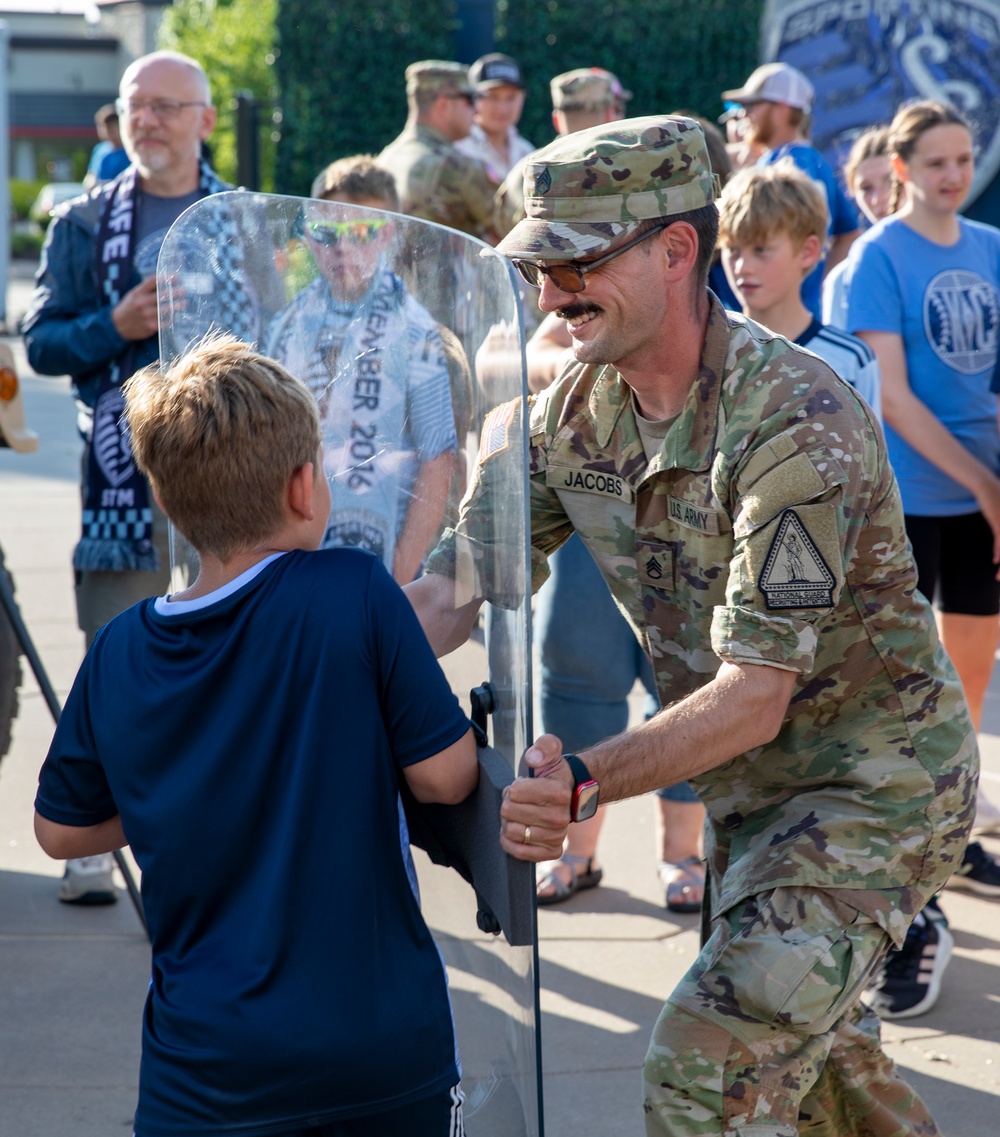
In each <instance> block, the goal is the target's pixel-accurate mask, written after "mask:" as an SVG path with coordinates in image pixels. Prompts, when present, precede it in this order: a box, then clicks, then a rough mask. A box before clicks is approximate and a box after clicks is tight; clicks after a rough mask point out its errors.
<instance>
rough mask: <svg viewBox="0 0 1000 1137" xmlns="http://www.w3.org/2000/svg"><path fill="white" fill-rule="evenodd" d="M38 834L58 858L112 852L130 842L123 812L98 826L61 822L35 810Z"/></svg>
mask: <svg viewBox="0 0 1000 1137" xmlns="http://www.w3.org/2000/svg"><path fill="white" fill-rule="evenodd" d="M35 837H36V838H37V840H38V843H39V845H41V847H42V849H43V850H44V851H45V852H46V853H48V855H49V856H50V857H53V858H54V859H55V860H57V861H68V860H70V859H72V858H74V857H93V856H96V855H97V854H98V853H111V852H114V850H115V849H121V848H123V847H124V846H125V845H127V844H128V840H127V839H126V837H125V830H124V829H123V828H122V819H121V815H120V814H117V813H116V814H115V815H114V817H109V818H108V820H107V821H102V822H100V823H99V824H98V825H60V824H59V823H58V822H57V821H49V819H48V818H47V817H43V816H42V815H41V814H40V813H39V812H38V811H37V810H36V811H35Z"/></svg>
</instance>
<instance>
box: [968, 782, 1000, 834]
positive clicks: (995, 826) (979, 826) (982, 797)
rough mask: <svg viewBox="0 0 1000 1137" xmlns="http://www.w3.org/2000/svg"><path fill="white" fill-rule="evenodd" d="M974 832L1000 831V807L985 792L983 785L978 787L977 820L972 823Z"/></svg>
mask: <svg viewBox="0 0 1000 1137" xmlns="http://www.w3.org/2000/svg"><path fill="white" fill-rule="evenodd" d="M972 832H973V833H975V834H977V835H979V834H982V833H1000V809H997V807H996V806H995V805H994V804H993V802H991V801H990V799H989V798H988V797H987V796H986V794H984V793H983V790H982V787H981V786H980V787H978V788H977V789H976V820H975V821H973V823H972Z"/></svg>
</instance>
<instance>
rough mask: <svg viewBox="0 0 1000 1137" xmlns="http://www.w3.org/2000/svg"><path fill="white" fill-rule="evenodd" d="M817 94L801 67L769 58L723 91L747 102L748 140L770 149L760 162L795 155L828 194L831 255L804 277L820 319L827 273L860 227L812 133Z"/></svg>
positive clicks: (808, 302) (806, 296)
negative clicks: (741, 81) (740, 83)
mask: <svg viewBox="0 0 1000 1137" xmlns="http://www.w3.org/2000/svg"><path fill="white" fill-rule="evenodd" d="M815 94H816V92H815V90H814V89H813V85H812V83H810V82H809V80H808V79H807V78H806V77H805V75H803V74H802V72H801V71H799V70H798V69H797V68H795V67H791V66H790V65H789V64H787V63H765V64H764V65H763V67H758V68H757V70H756V71H754V73H753V74H752V75H751V76H750V78H749V79H748V80H747V81H746V83H744V84H743V86H742V87H740V88H738V89H737V90H734V91H723V92H722V98H723V101H724V102H726V103H738V104H739V105H740V106H742V107H743V109H744V114H745V116H746V119H747V121H748V123H749V127H748V129H747V133H746V135H745V139H746V141H747V143H748V144H750V145H754V144H756V145H759V146H764V147H766V148H767V149H766V152H765V153H764V154H763V156H762V157H761V158H760V165H762V166H770V165H772V164H773V163H775V162H780V161H781V159H782V158H790V159H791V160H792V161H793V162H794V163H795V165H796V166H798V167H799V169H800V170H802V171H803V172H804V173H806V174H808V175H809V177H810V178H812V179H813V181H815V182H818V183H819V184H820V185H821V186H822V187H823V189H824V191H825V193H826V200H827V206H828V214H829V217H830V222H829V233H828V235H829V241H830V244H829V250H828V252H827V256H826V260H825V261H822V260H821V261H820V262H819V263H818V264H817V266H816V267H815V268H814V269H813V271H812V272H811V273H810V274H809V275H808V276H807V277H806V279H805V280H804V281H803V282H802V302H803V304H805V306H806V307H807V308H808V309H809V310H810V311H811V312H812V313H813V315H814V316H815V317H816V318H817V319H819V318H820V308H821V297H820V294H821V291H822V285H823V277H824V275H825V274H826V273H827V272H829V271H830V269H832V268H833V267H834V266H835V265H837V264H839V262H840V261H842V260H843V259H844V257H846V256H847V250H848V249H849V248H850V247H851V243H852V241H854V239H855V238H856V237H857V236H858V234H859V233H860V229H859V228H858V214H857V210H856V209H855V208H854V206H853V205H852V204H851V201H850V199H849V198H848V197H847V195H846V194H845V193H844V191H843V190H842V189H841V188H840V184H839V183H838V181H837V177H836V175H835V174H834V172H833V170H832V169H831V168H830V164H829V163H828V162H827V161H826V159H825V158H824V157H823V155H822V154H820V152H819V151H818V150H817V149H816V147H815V146H813V144H812V143H811V142H810V141H809V139H808V137H807V132H808V125H809V116H810V114H811V113H812V107H813V100H814V98H815Z"/></svg>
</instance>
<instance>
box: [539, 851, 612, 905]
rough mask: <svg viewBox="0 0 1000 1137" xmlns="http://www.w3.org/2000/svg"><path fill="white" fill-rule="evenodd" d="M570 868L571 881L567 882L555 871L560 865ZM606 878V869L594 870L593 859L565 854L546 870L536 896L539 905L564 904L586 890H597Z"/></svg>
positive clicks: (540, 879) (541, 877) (540, 880)
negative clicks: (576, 893) (604, 877)
mask: <svg viewBox="0 0 1000 1137" xmlns="http://www.w3.org/2000/svg"><path fill="white" fill-rule="evenodd" d="M560 863H561V864H564V865H568V866H569V873H570V876H569V880H568V881H565V880H563V878H562V877H561V876H559V875H558V873H557V872H556V871H555V866H556V865H558V864H560ZM603 876H604V869H600V868H598V869H595V868H594V858H593V857H578V856H576V854H575V853H563V855H562V856H561V857H560V858H559V860H557V861H553V862H552V866H551V867H550V868H548V869H546V870H545V872H543V873H542V875H541V876H540V877H539V878H538V882H537V884H536V885H535V895H536V897H537V899H538V903H539V905H544V904H562V902H563V901H564V900H569V898H570V897H571V896H572V895H573V894H574V893H575V892H580V891H581V890H582V889H585V888H596V887H597V886H598V885H599V884H600V883H601V879H602V878H603ZM543 890H544V891H543Z"/></svg>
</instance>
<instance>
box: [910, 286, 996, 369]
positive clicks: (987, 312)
mask: <svg viewBox="0 0 1000 1137" xmlns="http://www.w3.org/2000/svg"><path fill="white" fill-rule="evenodd" d="M998 328H1000V298H998V296H997V290H996V288H994V286H993V285H992V284H990V282H989V281H987V280H984V279H983V278H982V277H981V276H980V275H979V274H978V273H975V272H968V271H967V270H965V269H948V270H947V271H945V272H939V273H938V274H937V276H935V277H934V279H933V280H932V281H931V282H930V284H928V285H927V291H926V292H925V293H924V330H925V331H926V333H927V339H928V342H929V343H930V345H931V347H933V348H934V351H935V353H936V354H937V357H938V358H939V359H940V360H941V361H942V363H946V364H947V365H948V366H949V367H953V368H954V369H955V370H956V371H961V372H962V373H963V374H965V375H975V374H976V373H977V372H979V371H985V370H986V369H987V368H988V367H992V366H993V365H994V364H995V363H996V358H997V335H998Z"/></svg>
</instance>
